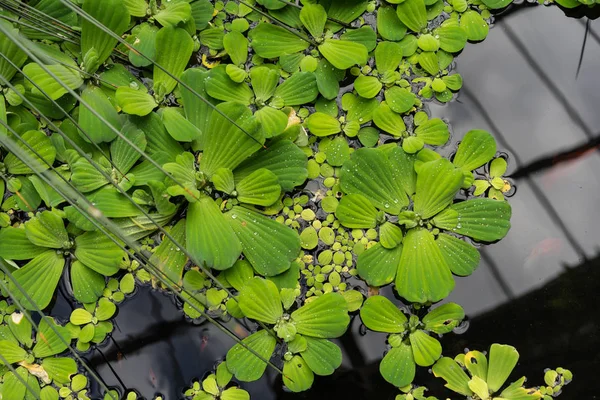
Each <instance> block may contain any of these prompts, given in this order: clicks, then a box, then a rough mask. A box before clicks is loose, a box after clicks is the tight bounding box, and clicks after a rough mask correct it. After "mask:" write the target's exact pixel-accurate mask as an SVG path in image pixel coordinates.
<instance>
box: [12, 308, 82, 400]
mask: <svg viewBox="0 0 600 400" xmlns="http://www.w3.org/2000/svg"><path fill="white" fill-rule="evenodd" d="M0 339H1V340H0V354H1V355H2V357H3V363H2V365H0V372H1V373H2V382H3V383H2V384H1V385H0V393H2V395H3V396H4V397H6V398H10V399H15V400H21V399H23V398H25V395H26V393H28V391H29V390H33V391H34V393H32V394H31V395H33V396H34V397H37V398H40V397H41V398H55V399H57V398H58V395H59V393H58V391H57V389H56V388H55V387H54V386H52V385H51V383H54V384H56V385H68V384H71V376H72V375H75V374H76V373H77V364H76V363H75V360H73V359H72V358H69V357H56V356H57V355H59V354H60V353H62V352H64V351H65V350H66V349H67V344H68V343H69V341H70V335H69V331H68V329H67V328H65V327H62V326H60V325H58V324H57V323H56V322H55V321H54V319H52V318H49V317H46V318H44V319H42V321H41V322H40V323H39V329H38V331H37V333H35V335H34V332H33V326H32V324H31V322H30V321H29V319H28V316H25V315H24V314H22V313H19V312H14V313H12V314H10V315H6V316H5V317H4V319H3V321H2V324H0ZM5 363H8V365H11V366H12V367H13V368H14V369H15V372H16V374H18V377H17V376H16V375H15V373H14V372H13V371H11V370H10V369H8V368H7V366H6V364H5ZM24 382H25V383H27V386H26V385H25V384H24ZM28 386H29V389H28ZM76 386H77V387H79V386H80V385H76ZM84 386H85V385H84ZM82 389H83V387H81V389H80V390H82Z"/></svg>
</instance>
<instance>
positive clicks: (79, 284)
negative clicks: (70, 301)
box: [71, 260, 105, 303]
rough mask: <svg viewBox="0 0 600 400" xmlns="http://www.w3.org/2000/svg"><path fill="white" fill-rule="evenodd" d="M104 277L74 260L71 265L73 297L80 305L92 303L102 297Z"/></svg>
mask: <svg viewBox="0 0 600 400" xmlns="http://www.w3.org/2000/svg"><path fill="white" fill-rule="evenodd" d="M104 285H105V282H104V277H103V276H102V275H101V274H99V273H97V272H96V271H94V270H92V269H90V268H88V267H86V266H85V265H83V264H82V263H80V262H79V261H77V260H75V261H73V263H72V264H71V286H72V287H73V296H75V299H77V301H79V302H81V303H93V302H95V301H96V300H98V299H99V298H100V296H102V292H103V291H104Z"/></svg>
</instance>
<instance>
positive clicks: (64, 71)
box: [23, 63, 83, 100]
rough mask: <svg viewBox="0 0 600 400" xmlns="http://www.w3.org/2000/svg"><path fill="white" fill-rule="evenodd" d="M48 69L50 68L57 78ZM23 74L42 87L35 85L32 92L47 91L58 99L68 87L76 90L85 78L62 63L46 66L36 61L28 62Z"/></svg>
mask: <svg viewBox="0 0 600 400" xmlns="http://www.w3.org/2000/svg"><path fill="white" fill-rule="evenodd" d="M46 70H49V71H50V73H52V75H55V76H56V77H57V79H55V78H54V77H53V76H51V75H50V74H49V73H48V72H46ZM23 74H25V75H26V76H27V77H28V78H29V79H31V80H32V81H33V83H34V84H36V85H37V86H39V87H40V89H38V88H37V87H33V88H32V89H31V90H32V92H34V93H46V94H47V95H48V96H49V97H50V98H51V99H52V100H57V99H58V98H60V97H61V96H63V95H64V94H66V93H68V89H71V90H75V89H78V88H79V87H80V86H81V85H83V79H81V76H80V75H79V74H77V73H76V72H73V70H72V69H69V68H67V67H65V66H63V65H60V64H54V65H45V66H44V68H42V66H40V65H39V64H36V63H31V64H27V65H26V66H25V67H23ZM40 90H41V91H40Z"/></svg>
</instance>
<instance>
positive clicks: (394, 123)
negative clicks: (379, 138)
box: [373, 101, 406, 137]
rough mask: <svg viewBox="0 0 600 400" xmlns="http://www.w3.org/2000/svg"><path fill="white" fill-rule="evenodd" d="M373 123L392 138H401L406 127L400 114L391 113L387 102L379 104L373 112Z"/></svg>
mask: <svg viewBox="0 0 600 400" xmlns="http://www.w3.org/2000/svg"><path fill="white" fill-rule="evenodd" d="M373 122H374V123H375V125H377V127H378V128H379V129H381V130H383V131H385V132H387V133H389V134H390V135H392V136H396V137H401V136H402V134H403V133H404V132H406V125H405V124H404V120H403V119H402V116H400V114H398V113H396V112H394V111H392V109H391V108H390V106H388V104H387V102H385V101H384V102H381V103H379V106H378V107H377V109H376V110H375V111H374V112H373Z"/></svg>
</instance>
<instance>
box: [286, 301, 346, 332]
mask: <svg viewBox="0 0 600 400" xmlns="http://www.w3.org/2000/svg"><path fill="white" fill-rule="evenodd" d="M291 317H292V321H293V322H294V324H295V325H296V329H297V331H298V333H299V334H301V335H306V336H312V337H316V338H322V339H327V338H336V337H339V336H342V335H343V334H344V332H346V328H347V327H348V324H349V323H350V317H349V316H348V304H347V303H346V299H344V296H342V295H341V294H339V293H327V294H324V295H322V296H319V297H317V298H316V299H315V300H313V301H311V302H309V303H306V304H304V305H303V306H302V307H300V308H299V309H297V310H296V311H294V312H293V313H292V315H291Z"/></svg>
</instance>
